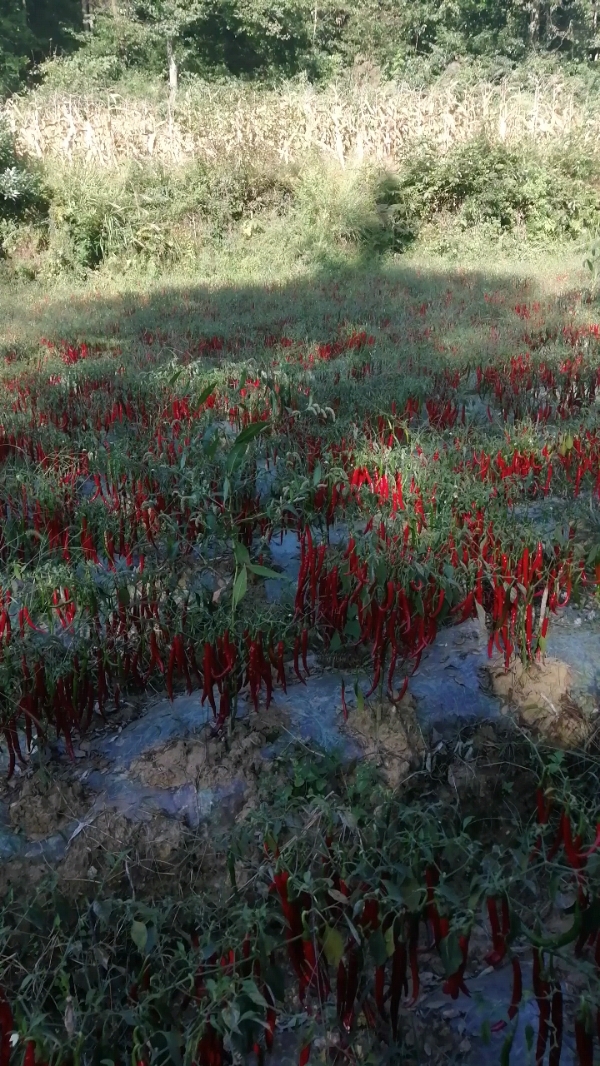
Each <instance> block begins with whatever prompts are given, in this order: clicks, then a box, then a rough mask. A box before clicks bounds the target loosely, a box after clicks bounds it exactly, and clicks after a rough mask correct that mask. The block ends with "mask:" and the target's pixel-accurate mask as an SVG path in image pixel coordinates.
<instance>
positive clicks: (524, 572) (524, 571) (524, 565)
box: [521, 548, 529, 588]
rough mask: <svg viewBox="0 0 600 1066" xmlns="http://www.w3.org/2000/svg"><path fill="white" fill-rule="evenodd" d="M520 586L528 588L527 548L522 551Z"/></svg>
mask: <svg viewBox="0 0 600 1066" xmlns="http://www.w3.org/2000/svg"><path fill="white" fill-rule="evenodd" d="M521 584H522V585H524V586H525V588H529V548H524V549H523V556H522V558H521Z"/></svg>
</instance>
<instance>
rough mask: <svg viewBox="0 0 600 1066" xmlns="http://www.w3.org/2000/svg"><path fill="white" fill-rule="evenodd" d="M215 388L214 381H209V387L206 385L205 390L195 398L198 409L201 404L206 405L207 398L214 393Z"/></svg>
mask: <svg viewBox="0 0 600 1066" xmlns="http://www.w3.org/2000/svg"><path fill="white" fill-rule="evenodd" d="M216 387H217V383H216V381H211V383H210V385H207V386H206V388H205V389H202V392H201V393H200V394H199V396H197V397H196V403H197V404H198V406H199V407H201V406H202V404H203V403H206V401H207V400H208V397H209V396H210V394H211V393H212V392H214V391H215V389H216Z"/></svg>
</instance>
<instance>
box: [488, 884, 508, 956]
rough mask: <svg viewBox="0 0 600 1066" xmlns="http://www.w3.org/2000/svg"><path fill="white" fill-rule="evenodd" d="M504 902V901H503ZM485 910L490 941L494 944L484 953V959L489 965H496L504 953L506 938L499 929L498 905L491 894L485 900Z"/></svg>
mask: <svg viewBox="0 0 600 1066" xmlns="http://www.w3.org/2000/svg"><path fill="white" fill-rule="evenodd" d="M503 902H504V901H503ZM486 904H487V912H488V917H489V920H490V926H491V930H492V943H493V945H494V949H493V951H491V952H490V953H489V955H486V957H485V961H486V962H487V963H488V965H489V966H498V965H499V964H500V963H501V962H502V959H503V958H504V956H505V954H506V940H505V934H503V932H502V930H501V929H500V919H499V918H498V907H497V904H496V900H495V899H494V897H493V896H490V897H489V898H488V899H487V901H486Z"/></svg>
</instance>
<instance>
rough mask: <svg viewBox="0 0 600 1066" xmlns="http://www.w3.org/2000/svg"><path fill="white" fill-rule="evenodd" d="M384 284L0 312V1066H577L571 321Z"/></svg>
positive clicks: (589, 1013) (578, 534)
mask: <svg viewBox="0 0 600 1066" xmlns="http://www.w3.org/2000/svg"><path fill="white" fill-rule="evenodd" d="M406 262H407V263H408V265H402V266H401V267H400V266H398V264H397V263H395V262H393V261H392V262H390V264H388V265H387V266H385V267H384V266H381V265H379V266H374V265H373V264H371V266H369V265H365V264H363V265H358V266H356V267H352V268H351V267H350V266H348V265H345V266H343V267H342V266H340V265H339V264H338V265H337V266H335V265H333V266H332V265H331V264H330V265H329V267H328V268H327V269H326V270H325V269H323V271H322V272H320V273H316V274H314V273H313V274H308V273H303V272H301V271H300V270H299V269H297V270H296V271H295V272H294V273H291V274H290V275H289V276H286V277H285V278H284V280H281V279H280V280H278V281H274V280H269V281H268V282H265V281H264V279H263V280H257V281H256V282H251V281H248V280H246V281H245V282H244V284H240V283H239V281H238V280H235V278H234V280H231V276H227V275H225V274H223V276H222V277H221V276H220V275H219V276H218V277H217V278H216V279H213V280H212V281H211V283H210V284H208V283H206V284H204V283H199V282H195V281H192V280H190V278H189V276H188V277H186V278H183V279H181V280H178V279H177V278H172V279H165V278H161V279H159V280H158V281H156V280H155V281H152V282H148V283H147V284H145V286H144V287H142V286H141V285H140V287H139V289H136V288H135V287H133V286H132V287H130V288H129V289H127V288H126V287H125V286H124V284H121V286H120V287H119V286H118V285H117V284H116V283H115V284H114V286H113V287H112V288H111V286H110V285H109V284H106V283H105V284H104V285H103V286H100V285H96V287H94V286H93V285H92V283H91V282H87V283H82V284H80V285H78V287H74V288H73V291H71V292H69V293H67V292H65V290H64V289H62V288H60V287H59V286H58V285H57V286H56V288H54V289H53V288H52V287H48V288H47V289H45V290H43V291H42V290H40V291H38V290H36V289H35V288H33V289H32V288H27V286H25V285H24V286H23V288H22V290H19V289H18V287H16V288H14V289H13V290H12V292H11V293H9V294H6V293H3V294H2V296H1V301H0V302H1V306H2V310H3V313H4V326H3V331H4V332H3V334H2V335H1V336H2V340H1V343H0V376H1V389H0V729H1V737H2V751H1V753H0V767H1V770H2V774H3V780H2V786H1V791H0V891H1V893H2V909H1V910H0V1066H8V1064H10V1066H13V1064H18V1066H21V1064H25V1066H36V1064H37V1066H43V1064H46V1063H47V1064H52V1066H67V1064H68V1066H71V1064H73V1066H75V1064H77V1066H80V1064H81V1066H83V1064H84V1063H85V1064H90V1066H92V1064H93V1066H101V1064H111V1066H116V1064H117V1063H118V1064H126V1063H130V1062H132V1063H134V1064H136V1066H142V1064H143V1066H159V1064H160V1066H167V1064H170V1063H173V1064H174V1066H177V1064H185V1066H190V1064H192V1063H193V1064H196V1066H221V1064H223V1066H225V1064H228V1063H242V1062H243V1063H262V1062H272V1063H273V1064H274V1066H275V1064H277V1066H279V1064H282V1066H283V1064H287V1063H296V1062H299V1063H300V1064H307V1063H309V1062H311V1063H317V1062H334V1063H340V1064H341V1063H374V1064H375V1063H407V1064H410V1066H412V1064H415V1066H416V1064H417V1063H419V1064H420V1063H426V1062H427V1063H428V1062H431V1063H448V1064H450V1063H456V1064H458V1063H464V1064H469V1063H475V1062H477V1063H479V1062H485V1063H490V1064H491V1063H501V1064H503V1066H504V1064H508V1063H513V1064H521V1063H526V1062H530V1063H532V1064H535V1066H543V1064H544V1066H545V1064H548V1066H559V1064H560V1063H562V1064H563V1066H564V1064H569V1063H574V1064H575V1063H579V1064H580V1066H592V1064H593V1063H594V1062H598V1061H600V882H599V871H600V866H599V862H600V859H599V857H598V854H599V853H598V850H597V849H598V848H599V845H600V815H599V806H600V803H599V799H598V796H599V791H598V785H599V766H600V763H599V756H598V743H597V734H598V729H597V724H598V722H597V712H598V698H599V690H600V676H599V675H600V668H599V667H598V665H597V662H598V649H599V641H598V637H599V634H600V627H599V620H600V617H599V615H598V610H599V609H600V608H599V604H598V591H597V589H598V583H599V582H600V518H599V513H598V509H599V503H600V420H599V403H600V304H599V301H598V300H597V298H596V296H595V294H594V292H593V291H592V290H590V289H589V287H588V281H587V279H586V278H585V277H584V275H583V272H582V271H580V270H579V269H578V268H577V267H575V268H573V269H571V268H570V267H568V268H567V269H566V272H565V269H562V270H561V267H560V266H557V267H556V268H552V269H551V270H549V269H546V270H545V272H544V273H541V272H540V271H539V270H537V269H536V268H534V267H531V268H530V269H528V268H527V267H526V266H525V265H522V266H521V267H519V268H518V269H517V268H513V269H508V268H504V267H502V268H501V267H500V266H499V267H498V268H497V269H496V270H495V271H494V270H492V269H491V268H490V270H489V272H488V273H485V272H483V271H482V270H481V269H479V270H475V269H473V270H467V269H459V268H457V267H454V266H452V265H449V264H447V263H446V264H444V263H442V262H436V264H435V265H432V264H431V263H420V262H419V261H418V260H416V259H415V260H414V261H412V262H411V261H408V260H407V261H406ZM403 264H404V261H403ZM515 270H516V272H515Z"/></svg>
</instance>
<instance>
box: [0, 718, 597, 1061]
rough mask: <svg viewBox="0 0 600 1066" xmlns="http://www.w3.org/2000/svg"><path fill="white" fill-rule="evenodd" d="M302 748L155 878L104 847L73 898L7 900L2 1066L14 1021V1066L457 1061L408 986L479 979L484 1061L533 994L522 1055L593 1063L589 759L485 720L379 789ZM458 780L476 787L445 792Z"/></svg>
mask: <svg viewBox="0 0 600 1066" xmlns="http://www.w3.org/2000/svg"><path fill="white" fill-rule="evenodd" d="M457 753H459V755H458V759H457ZM460 753H462V754H460ZM465 753H467V756H466V757H467V758H468V759H470V760H471V761H470V762H468V763H465V761H464V759H465ZM306 754H307V753H306V752H305V751H303V750H298V751H295V750H287V751H286V752H285V754H284V756H282V757H281V758H280V759H279V760H277V761H276V762H275V764H274V766H273V770H272V773H271V775H270V776H269V778H268V779H265V780H266V781H267V783H263V787H262V791H261V794H260V796H259V800H258V805H257V807H256V809H255V810H254V811H253V812H252V813H251V815H250V816H249V817H248V818H247V819H246V820H245V821H244V822H243V823H242V824H240V825H239V826H238V827H237V828H236V829H234V830H233V833H232V834H231V835H229V836H228V835H226V834H219V833H217V834H216V836H215V834H214V832H213V834H212V845H211V846H209V847H208V849H207V841H206V838H202V837H200V838H195V837H194V835H193V834H190V837H189V839H188V841H187V844H186V847H185V849H184V850H183V851H182V852H181V853H180V855H179V858H178V861H177V862H175V863H173V865H172V866H171V867H170V868H163V869H162V871H160V873H158V872H157V871H155V870H151V869H150V868H149V867H148V865H147V864H144V863H143V862H141V863H138V862H136V859H135V856H131V855H127V854H124V855H120V856H119V855H113V856H112V859H111V862H110V863H108V862H107V863H106V865H105V867H104V871H103V873H102V874H99V873H98V870H94V871H92V873H91V875H90V877H91V880H90V881H89V882H88V883H87V885H86V886H85V887H84V886H81V887H80V888H79V889H78V891H77V892H76V893H74V891H73V886H70V887H69V886H64V885H61V884H60V883H57V882H56V881H55V880H53V879H52V878H51V877H50V878H44V879H43V880H42V881H41V882H39V883H38V884H37V886H36V887H31V888H30V889H29V890H28V891H27V893H26V894H25V893H23V892H20V891H14V890H13V892H11V893H10V894H9V895H8V896H7V898H6V899H5V901H4V905H3V921H2V927H1V929H0V943H1V945H2V960H3V962H2V969H1V979H2V984H3V987H4V988H5V989H7V990H9V1001H10V1006H9V1004H8V1002H7V1001H3V1004H2V1013H1V1015H0V1027H1V1030H2V1033H3V1034H4V1035H3V1044H2V1046H3V1049H4V1050H3V1054H5V1057H6V1061H7V1062H8V1058H9V1056H10V1051H9V1044H10V1042H9V1041H8V1038H7V1034H8V1033H10V1032H11V1031H12V1029H13V1028H14V1029H15V1031H18V1032H19V1033H20V1038H19V1040H18V1042H16V1041H14V1040H13V1041H12V1045H13V1047H14V1052H15V1053H14V1061H15V1062H21V1061H22V1057H23V1048H24V1047H26V1049H27V1050H26V1051H25V1062H26V1063H28V1064H29V1063H30V1062H31V1063H33V1062H37V1063H41V1062H47V1061H51V1062H57V1063H58V1062H60V1063H69V1064H70V1063H83V1062H86V1063H90V1064H94V1066H96V1064H100V1063H106V1064H108V1063H111V1064H113V1066H116V1064H119V1063H120V1064H124V1063H126V1062H128V1061H130V1060H131V1061H134V1062H135V1063H144V1064H148V1063H149V1064H154V1066H159V1064H160V1066H167V1064H175V1063H185V1064H189V1063H192V1062H194V1063H199V1064H201V1066H204V1064H207V1066H208V1064H210V1066H218V1064H221V1063H229V1062H232V1061H244V1062H256V1061H264V1060H265V1059H264V1057H265V1052H267V1053H268V1052H269V1051H270V1049H271V1048H273V1047H274V1048H275V1054H276V1055H279V1056H281V1055H282V1054H284V1055H287V1056H289V1061H295V1060H297V1059H298V1057H299V1059H300V1061H301V1062H308V1061H309V1059H310V1060H311V1061H320V1060H321V1058H322V1056H323V1055H325V1056H326V1061H334V1062H338V1061H348V1060H349V1061H352V1062H359V1063H373V1064H375V1063H380V1062H382V1061H383V1062H390V1063H391V1062H403V1063H409V1064H413V1063H418V1062H421V1061H423V1056H426V1057H427V1058H430V1057H431V1055H432V1053H433V1055H434V1059H433V1061H436V1062H450V1061H451V1062H455V1063H456V1062H461V1061H463V1058H462V1056H461V1054H460V1052H459V1051H458V1050H457V1048H458V1043H459V1040H458V1037H457V1034H456V1033H455V1034H454V1037H453V1036H452V1023H450V1024H449V1023H448V1022H445V1023H444V1022H442V1021H441V1020H439V1019H438V1021H437V1022H436V1021H435V1020H434V1019H433V1018H432V1016H431V1015H428V1014H427V1007H426V1003H427V990H428V989H429V988H430V987H431V983H432V980H434V979H435V981H436V982H439V983H440V984H443V989H444V992H445V993H446V995H447V996H448V1002H449V1003H452V1002H453V1000H456V999H457V997H458V995H459V994H460V993H461V992H462V993H463V994H464V993H467V994H469V985H470V984H471V980H472V978H473V977H474V975H475V974H476V972H477V970H478V969H480V968H481V967H485V965H486V964H487V965H488V966H489V967H496V968H499V967H503V966H508V967H509V968H510V971H511V979H510V981H509V982H508V989H509V993H508V994H507V996H506V1002H503V1003H502V1004H500V1005H498V1004H494V1003H490V1004H487V1005H486V1003H485V995H484V1002H483V1005H482V1006H481V1007H480V1010H481V1038H480V1039H481V1040H482V1042H483V1046H485V1044H488V1045H489V1044H491V1046H492V1048H493V1047H495V1048H496V1049H497V1054H498V1056H499V1060H500V1061H502V1062H512V1061H513V1059H512V1058H511V1057H510V1050H511V1044H512V1041H513V1039H514V1031H515V1026H516V1025H517V1024H518V1021H519V1014H520V1011H522V1010H526V1008H527V1004H528V1003H529V1002H530V1001H531V1000H532V999H535V1000H536V1001H537V1005H538V1009H539V1014H540V1019H544V1022H543V1024H542V1022H540V1026H539V1035H538V1034H536V1033H534V1031H533V1029H531V1032H530V1033H529V1034H528V1036H527V1044H528V1046H529V1054H530V1057H531V1061H534V1060H533V1055H534V1053H535V1055H536V1056H537V1060H538V1061H542V1058H543V1056H544V1055H545V1053H549V1055H550V1059H549V1061H550V1062H551V1063H553V1062H559V1061H560V1058H561V1051H563V1049H564V1045H567V1047H568V1046H570V1045H571V1044H572V1041H573V1026H575V1033H576V1040H577V1046H578V1049H579V1059H580V1062H581V1063H588V1062H592V1057H591V1055H592V1051H591V1049H592V1047H593V1042H594V1036H593V1033H594V1029H595V1016H596V1005H597V1003H598V994H599V990H598V971H597V963H594V949H595V951H596V959H597V957H598V949H597V937H598V928H599V925H600V916H599V901H598V897H597V882H598V853H597V851H596V850H595V849H596V847H597V844H598V839H597V838H596V840H594V836H593V831H591V830H590V828H589V827H591V826H592V825H593V821H594V818H595V814H596V811H597V784H598V778H597V774H598V766H597V760H595V759H592V758H587V759H582V758H581V757H580V756H577V757H576V758H572V757H566V758H565V757H563V756H561V755H557V753H556V752H554V753H553V752H552V751H546V750H544V749H543V748H542V749H536V748H535V747H534V746H532V745H531V744H530V743H529V742H527V741H524V740H523V738H521V737H518V736H516V735H515V734H514V733H512V732H511V731H510V730H509V731H508V733H503V732H502V731H501V732H500V733H498V734H496V735H494V733H493V732H490V730H489V727H488V729H487V730H485V729H484V730H479V731H477V730H476V731H475V732H474V733H472V734H471V735H470V736H467V735H465V736H464V737H463V738H462V740H461V741H460V742H458V743H457V745H456V748H455V750H454V752H453V751H452V749H450V750H449V751H448V752H447V753H445V754H441V755H439V756H438V758H437V760H436V762H435V765H434V767H433V769H432V770H431V769H430V770H429V771H427V772H426V771H425V770H423V771H421V772H420V773H418V774H416V775H414V777H413V780H412V782H411V783H410V786H405V787H404V788H403V789H402V790H401V791H400V792H396V793H391V792H390V791H389V789H387V788H386V787H385V786H383V785H382V783H381V782H380V781H379V780H378V779H377V775H376V773H375V772H374V771H373V770H372V769H371V768H369V767H368V766H363V767H360V768H358V769H357V770H352V769H350V768H348V767H343V766H342V764H340V763H339V762H337V761H336V759H334V758H332V757H323V756H321V757H319V756H318V755H315V756H314V757H313V759H312V760H311V761H310V762H308V761H307V758H306ZM460 765H462V766H463V767H464V766H467V767H468V775H469V774H470V775H471V777H470V781H471V782H472V784H471V785H469V784H467V785H465V784H464V783H463V785H461V786H460V789H459V790H458V791H456V790H453V789H452V788H450V787H449V785H448V781H449V780H452V781H454V780H455V778H454V777H453V776H452V767H454V770H455V771H456V773H457V774H458V769H457V767H460ZM468 775H467V776H468ZM482 789H483V791H482ZM536 790H537V791H536ZM535 796H537V804H536V801H535ZM532 803H533V806H532ZM572 834H575V835H572ZM579 834H581V835H579ZM108 858H110V856H107V859H108ZM532 960H533V970H532ZM432 971H433V972H432ZM423 982H424V985H423ZM511 986H512V991H510V989H511ZM423 992H424V993H425V994H424V997H423ZM474 994H475V993H474ZM417 1001H419V1002H420V1003H421V1004H422V1006H421V1009H420V1011H418V1012H415V1010H414V1004H415V1003H416V1002H417ZM423 1002H424V1003H425V1006H424V1007H423ZM423 1011H424V1013H423ZM282 1030H283V1032H282ZM467 1043H468V1042H467ZM436 1046H437V1047H438V1048H445V1049H446V1050H445V1052H444V1054H443V1055H442V1057H441V1058H440V1057H439V1055H438V1053H437V1052H436V1051H433V1052H432V1050H431V1049H432V1047H433V1048H436ZM427 1049H429V1050H427ZM534 1049H535V1051H534ZM467 1050H470V1045H469V1047H468V1048H467ZM480 1051H481V1045H480ZM588 1051H589V1054H588ZM463 1052H464V1048H463ZM488 1054H489V1051H488ZM311 1055H312V1056H314V1059H313V1058H311ZM586 1056H587V1057H586ZM10 1061H11V1062H12V1061H13V1058H12V1057H11V1058H10Z"/></svg>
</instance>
